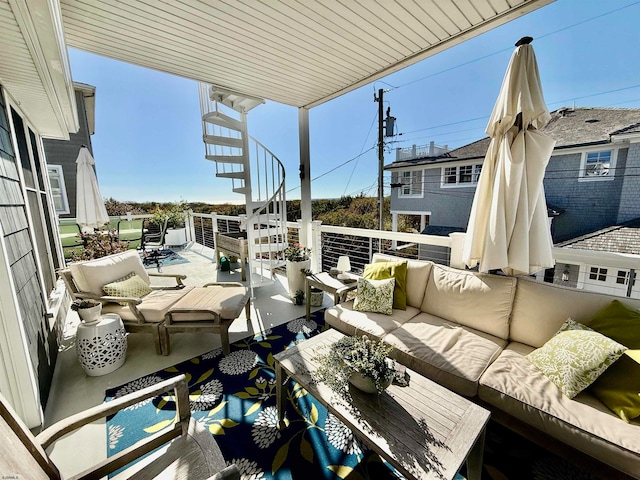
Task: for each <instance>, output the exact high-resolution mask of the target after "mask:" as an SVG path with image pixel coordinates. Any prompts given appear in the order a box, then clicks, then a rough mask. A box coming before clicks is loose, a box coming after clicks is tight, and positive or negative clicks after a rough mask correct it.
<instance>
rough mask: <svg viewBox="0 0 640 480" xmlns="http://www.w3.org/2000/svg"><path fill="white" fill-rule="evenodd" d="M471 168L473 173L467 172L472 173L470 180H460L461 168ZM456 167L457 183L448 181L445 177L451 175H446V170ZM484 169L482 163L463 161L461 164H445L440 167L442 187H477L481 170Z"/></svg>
mask: <svg viewBox="0 0 640 480" xmlns="http://www.w3.org/2000/svg"><path fill="white" fill-rule="evenodd" d="M469 167H470V168H471V173H470V174H469V173H467V174H466V175H467V176H468V175H471V181H470V182H460V169H461V168H465V169H466V168H469ZM448 168H449V169H450V168H455V169H456V182H455V183H446V182H445V179H446V178H447V177H448V176H449V175H446V174H445V172H446V171H447V169H448ZM481 171H482V163H463V164H460V165H444V166H443V167H442V168H441V169H440V188H465V187H466V188H468V187H475V186H476V185H478V179H479V178H480V172H481Z"/></svg>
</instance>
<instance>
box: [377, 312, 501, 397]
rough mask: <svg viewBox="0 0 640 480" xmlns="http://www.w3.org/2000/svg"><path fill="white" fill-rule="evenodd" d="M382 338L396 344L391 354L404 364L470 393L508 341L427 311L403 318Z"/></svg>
mask: <svg viewBox="0 0 640 480" xmlns="http://www.w3.org/2000/svg"><path fill="white" fill-rule="evenodd" d="M383 340H384V341H385V342H387V343H389V344H390V345H393V346H394V347H396V350H395V351H394V352H393V353H392V355H393V356H394V357H395V358H396V359H397V360H398V361H399V362H400V363H402V364H403V365H406V366H408V367H409V368H411V369H413V370H415V371H416V372H419V373H421V374H422V375H424V376H426V377H429V378H431V379H432V380H434V381H436V382H438V383H439V384H441V385H444V386H445V387H447V388H449V389H451V390H453V391H454V392H456V393H459V394H461V395H466V396H469V397H471V396H474V395H475V394H476V392H477V389H478V380H479V379H480V376H481V375H482V373H483V372H484V371H485V369H486V368H487V367H488V366H489V364H490V363H491V362H492V361H493V360H494V359H495V358H496V357H497V356H498V355H499V354H500V352H501V351H502V349H503V348H504V347H505V345H506V344H507V342H506V340H504V339H501V338H498V337H495V336H493V335H489V334H487V333H484V332H481V331H478V330H475V329H473V328H469V327H467V326H464V325H460V324H456V323H454V322H451V321H448V320H444V319H442V318H439V317H436V316H434V315H430V314H428V313H421V314H419V315H417V316H416V317H414V318H412V319H411V320H409V321H408V322H404V323H403V324H402V325H400V326H399V327H398V328H397V329H395V330H393V331H391V332H389V333H388V334H387V335H385V336H384V337H383Z"/></svg>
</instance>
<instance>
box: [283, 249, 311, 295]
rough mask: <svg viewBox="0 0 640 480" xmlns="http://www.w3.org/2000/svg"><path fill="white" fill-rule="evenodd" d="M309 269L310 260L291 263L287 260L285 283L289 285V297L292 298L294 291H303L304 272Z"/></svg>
mask: <svg viewBox="0 0 640 480" xmlns="http://www.w3.org/2000/svg"><path fill="white" fill-rule="evenodd" d="M310 267H311V259H308V260H302V261H300V262H292V261H290V260H287V282H288V283H289V297H291V298H294V296H295V294H296V291H298V290H302V291H303V292H304V291H305V288H304V287H305V285H304V279H305V274H304V270H309V268H310Z"/></svg>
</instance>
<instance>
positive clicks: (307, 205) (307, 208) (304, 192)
mask: <svg viewBox="0 0 640 480" xmlns="http://www.w3.org/2000/svg"><path fill="white" fill-rule="evenodd" d="M298 137H299V142H300V211H301V214H302V228H301V229H300V244H301V245H304V246H310V245H311V241H312V238H313V237H312V231H311V150H310V146H309V110H308V109H306V108H299V109H298ZM312 264H315V253H313V252H312Z"/></svg>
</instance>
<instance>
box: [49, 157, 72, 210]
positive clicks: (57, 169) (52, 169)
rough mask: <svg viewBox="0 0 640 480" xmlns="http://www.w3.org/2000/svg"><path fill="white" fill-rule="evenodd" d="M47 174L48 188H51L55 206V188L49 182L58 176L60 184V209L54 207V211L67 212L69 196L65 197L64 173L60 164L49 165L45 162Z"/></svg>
mask: <svg viewBox="0 0 640 480" xmlns="http://www.w3.org/2000/svg"><path fill="white" fill-rule="evenodd" d="M47 174H48V175H49V188H51V200H52V201H53V202H54V206H55V197H56V195H57V192H56V189H54V188H53V185H52V184H51V179H52V178H53V177H54V176H55V177H57V178H58V181H59V185H60V197H61V198H62V206H63V209H62V210H58V209H56V213H57V214H58V215H65V214H69V213H70V210H69V198H68V197H67V187H66V185H65V183H64V173H63V171H62V165H50V164H47Z"/></svg>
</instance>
